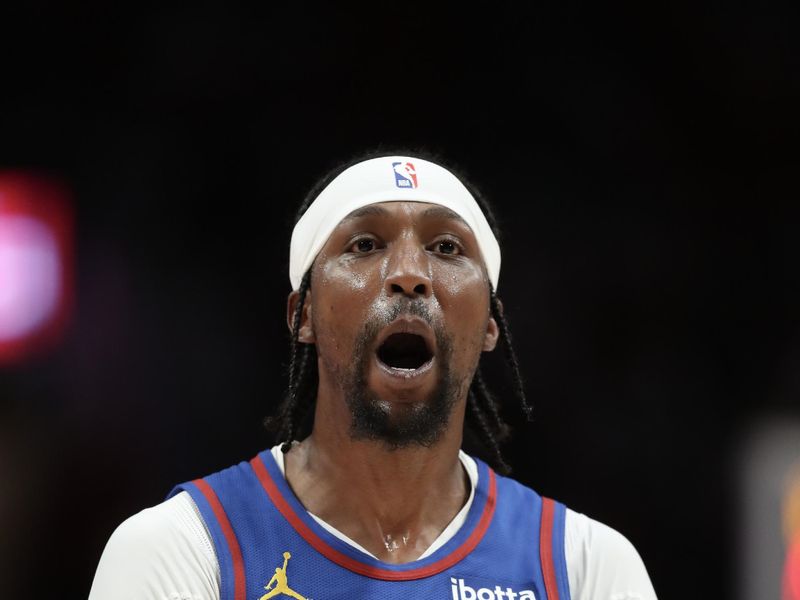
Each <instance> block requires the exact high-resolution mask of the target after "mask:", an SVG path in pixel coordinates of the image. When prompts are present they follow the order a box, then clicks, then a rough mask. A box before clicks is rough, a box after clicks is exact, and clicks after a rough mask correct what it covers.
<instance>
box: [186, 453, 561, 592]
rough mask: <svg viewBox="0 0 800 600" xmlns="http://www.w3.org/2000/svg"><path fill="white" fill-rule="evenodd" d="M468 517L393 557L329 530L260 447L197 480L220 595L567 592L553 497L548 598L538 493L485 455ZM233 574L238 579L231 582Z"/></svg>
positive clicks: (191, 488)
mask: <svg viewBox="0 0 800 600" xmlns="http://www.w3.org/2000/svg"><path fill="white" fill-rule="evenodd" d="M476 463H477V465H478V483H477V487H476V489H475V496H474V500H473V503H472V506H471V507H470V510H469V513H468V515H467V518H466V521H465V523H464V524H463V525H462V527H461V528H460V529H459V531H458V532H457V533H456V534H455V535H454V536H453V537H452V538H451V539H450V540H449V541H448V542H447V543H445V544H444V545H443V546H442V547H441V548H439V549H438V550H437V551H435V552H434V553H433V554H432V555H431V556H429V557H426V558H424V559H421V560H417V561H414V562H412V563H406V564H401V565H395V564H390V563H385V562H383V561H380V560H378V559H376V558H373V557H371V556H369V555H367V554H365V553H363V552H361V551H359V550H357V549H355V548H353V547H352V546H351V545H349V544H347V543H346V542H344V541H342V540H340V539H339V538H337V537H336V536H334V535H332V534H331V533H330V532H328V531H327V530H326V529H325V528H324V527H322V526H321V525H320V524H319V523H317V521H315V520H314V519H313V518H312V517H311V516H310V515H309V514H308V512H307V511H306V510H305V509H304V508H303V506H302V504H301V503H300V501H299V500H298V499H297V497H296V496H295V495H294V493H293V492H292V490H291V488H290V487H289V485H288V483H287V482H286V479H285V478H284V476H283V474H282V473H281V472H280V469H279V468H278V465H277V464H276V463H275V461H274V459H273V457H272V454H271V453H270V452H269V451H268V450H267V451H264V452H262V453H260V454H259V455H258V456H257V457H255V458H254V459H253V460H252V461H250V462H243V463H240V464H238V465H236V466H233V467H230V468H228V469H225V470H223V471H220V472H218V473H215V474H214V475H210V476H208V477H206V478H204V479H202V480H198V481H196V482H190V483H185V484H182V485H179V486H177V487H176V488H175V489H173V490H172V492H170V496H172V495H174V494H176V493H178V492H180V491H182V490H185V491H187V492H188V493H189V494H190V495H191V497H192V498H193V499H194V501H195V503H196V504H197V506H198V508H199V510H200V513H201V515H202V517H203V519H204V521H205V522H206V524H207V525H208V528H209V531H210V532H211V537H212V541H213V543H214V546H215V549H216V552H217V557H218V560H219V563H220V572H221V600H268V599H269V598H277V599H284V598H297V599H301V600H334V599H348V600H352V599H354V598H382V599H383V598H385V599H388V600H392V599H398V600H399V599H404V600H408V599H423V598H424V599H426V600H427V599H439V598H441V599H442V600H531V599H535V600H569V589H568V587H569V586H568V584H567V574H566V573H567V572H566V564H565V562H564V548H563V543H564V514H565V508H564V506H563V505H560V504H558V503H556V512H555V521H554V523H553V553H552V554H553V558H554V567H555V574H556V579H557V581H558V591H559V598H558V599H555V598H549V599H548V598H547V596H546V593H545V586H544V579H543V574H542V567H541V563H540V552H539V534H540V525H541V514H542V499H541V497H540V496H539V495H538V494H536V493H535V492H534V491H533V490H531V489H529V488H527V487H525V486H523V485H521V484H519V483H517V482H516V481H514V480H512V479H508V478H505V477H500V476H497V475H495V473H494V472H493V471H492V470H491V469H490V468H489V467H488V466H487V465H486V464H484V463H483V462H482V461H480V460H477V459H476ZM237 581H238V583H237Z"/></svg>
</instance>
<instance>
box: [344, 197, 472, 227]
mask: <svg viewBox="0 0 800 600" xmlns="http://www.w3.org/2000/svg"><path fill="white" fill-rule="evenodd" d="M370 217H373V218H383V219H397V218H400V217H409V218H411V219H412V220H414V221H422V222H424V221H427V220H430V221H433V220H451V221H456V222H457V223H459V224H460V225H462V226H464V227H466V228H467V229H469V225H467V223H466V221H464V219H463V218H461V216H460V215H459V214H458V213H457V212H455V211H453V210H451V209H449V208H447V207H446V206H441V205H439V204H433V203H431V202H408V201H397V202H378V203H375V204H370V205H368V206H362V207H361V208H357V209H355V210H354V211H352V212H351V213H349V214H348V215H347V216H346V217H345V218H343V219H342V220H341V221H340V222H339V225H345V224H347V223H349V222H352V221H355V220H358V219H365V218H370Z"/></svg>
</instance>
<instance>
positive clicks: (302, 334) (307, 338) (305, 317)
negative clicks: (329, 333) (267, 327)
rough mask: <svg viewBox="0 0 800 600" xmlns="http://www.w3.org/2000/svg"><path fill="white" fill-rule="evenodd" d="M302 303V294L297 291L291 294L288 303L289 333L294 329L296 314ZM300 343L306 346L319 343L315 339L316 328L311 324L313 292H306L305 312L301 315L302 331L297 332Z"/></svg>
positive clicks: (287, 322)
mask: <svg viewBox="0 0 800 600" xmlns="http://www.w3.org/2000/svg"><path fill="white" fill-rule="evenodd" d="M298 302H300V292H298V291H297V290H295V291H293V292H292V293H290V294H289V298H288V299H287V301H286V325H288V327H289V333H291V332H292V331H293V328H294V313H295V311H296V310H297V304H298ZM297 339H298V341H300V342H302V343H304V344H313V343H314V342H316V341H317V339H316V338H315V337H314V327H313V325H312V323H311V290H308V291H307V292H306V297H305V300H304V302H303V311H302V313H301V314H300V329H299V330H298V332H297Z"/></svg>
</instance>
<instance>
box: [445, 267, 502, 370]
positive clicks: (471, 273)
mask: <svg viewBox="0 0 800 600" xmlns="http://www.w3.org/2000/svg"><path fill="white" fill-rule="evenodd" d="M434 292H435V295H436V297H437V300H438V301H439V304H440V305H441V308H442V314H443V315H444V319H445V322H446V323H447V329H448V331H450V332H451V333H452V335H453V360H454V361H457V362H458V363H460V364H465V365H467V364H471V363H473V362H474V361H475V360H476V358H475V357H476V356H479V355H480V352H481V350H482V348H483V340H484V337H485V335H486V326H487V323H488V321H489V292H488V289H487V284H486V279H485V275H484V274H483V272H482V271H481V270H480V269H478V268H475V269H470V270H464V269H461V270H459V271H458V272H457V273H454V272H450V273H441V274H440V276H439V277H438V278H437V280H436V283H434Z"/></svg>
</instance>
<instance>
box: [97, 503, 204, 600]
mask: <svg viewBox="0 0 800 600" xmlns="http://www.w3.org/2000/svg"><path fill="white" fill-rule="evenodd" d="M218 578H219V574H218V568H217V561H216V556H215V554H214V549H213V545H212V543H211V540H210V537H209V535H208V532H207V530H206V528H205V525H204V524H203V521H202V519H201V518H200V515H199V513H198V512H197V508H196V507H195V505H194V502H193V501H192V499H191V498H190V496H189V495H188V494H187V493H180V494H178V495H176V496H174V497H172V498H170V499H169V500H167V501H165V502H162V503H161V504H159V505H157V506H154V507H152V508H148V509H145V510H143V511H141V512H140V513H138V514H136V515H133V516H132V517H130V518H128V519H127V520H125V521H124V522H123V523H122V524H121V525H120V526H119V527H117V529H116V530H115V531H114V533H113V534H112V535H111V537H110V538H109V540H108V543H107V544H106V547H105V550H104V551H103V555H102V557H101V558H100V563H99V564H98V567H97V572H96V573H95V578H94V582H93V584H92V590H91V593H90V595H89V600H106V599H110V598H136V599H137V600H139V599H151V598H152V599H153V600H155V599H158V600H162V599H163V598H180V599H181V600H190V599H191V600H194V599H195V598H204V599H205V598H211V599H213V598H219V581H218Z"/></svg>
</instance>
